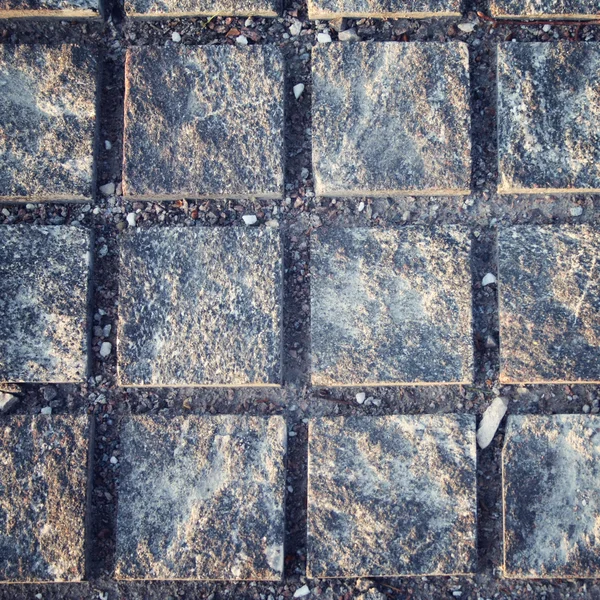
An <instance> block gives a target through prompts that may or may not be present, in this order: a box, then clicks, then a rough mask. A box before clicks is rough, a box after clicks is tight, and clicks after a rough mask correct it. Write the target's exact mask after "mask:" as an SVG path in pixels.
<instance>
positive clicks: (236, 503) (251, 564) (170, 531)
mask: <svg viewBox="0 0 600 600" xmlns="http://www.w3.org/2000/svg"><path fill="white" fill-rule="evenodd" d="M121 440H122V446H121V448H122V454H121V470H120V475H119V480H120V484H119V506H118V517H117V550H116V576H117V578H119V579H267V580H268V579H272V580H278V579H281V577H282V575H283V562H284V554H283V541H284V498H285V453H286V442H287V432H286V426H285V421H284V420H283V418H282V417H271V418H269V419H264V418H261V417H242V416H232V415H227V416H216V417H197V416H191V417H187V418H184V417H175V418H173V419H164V418H161V417H146V416H135V417H131V418H130V419H128V420H127V421H126V422H125V423H124V424H123V426H122V428H121Z"/></svg>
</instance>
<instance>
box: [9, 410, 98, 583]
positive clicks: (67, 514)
mask: <svg viewBox="0 0 600 600" xmlns="http://www.w3.org/2000/svg"><path fill="white" fill-rule="evenodd" d="M92 428H93V419H92V420H90V419H89V417H87V416H79V417H73V416H65V415H59V416H52V417H50V416H45V415H37V416H33V417H30V416H15V417H8V418H5V419H3V421H2V425H0V581H5V582H19V581H21V582H34V581H81V580H82V579H84V577H85V557H86V548H85V546H86V530H87V516H86V515H87V506H88V491H89V489H90V483H89V481H88V475H89V473H90V472H91V452H90V449H91V446H92V444H91V441H90V440H91V436H92Z"/></svg>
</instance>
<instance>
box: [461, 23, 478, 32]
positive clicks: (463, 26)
mask: <svg viewBox="0 0 600 600" xmlns="http://www.w3.org/2000/svg"><path fill="white" fill-rule="evenodd" d="M458 28H459V29H460V30H461V31H464V32H465V33H471V32H472V31H473V29H475V24H474V23H459V24H458Z"/></svg>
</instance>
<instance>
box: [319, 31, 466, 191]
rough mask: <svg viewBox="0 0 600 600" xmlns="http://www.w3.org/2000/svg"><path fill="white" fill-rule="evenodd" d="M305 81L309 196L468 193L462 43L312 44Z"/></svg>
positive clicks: (464, 63)
mask: <svg viewBox="0 0 600 600" xmlns="http://www.w3.org/2000/svg"><path fill="white" fill-rule="evenodd" d="M312 78H313V92H312V93H313V96H312V100H313V124H312V132H313V170H314V178H315V190H316V193H317V194H318V195H321V196H336V195H337V196H352V195H354V196H356V195H359V196H360V195H370V196H373V195H376V196H388V195H394V194H397V195H401V194H409V195H423V194H426V195H435V194H445V195H452V194H467V193H468V192H469V188H470V180H471V137H470V123H471V121H470V108H469V59H468V51H467V46H466V45H465V44H463V43H459V42H450V43H445V44H440V43H434V42H426V43H420V42H411V43H397V42H385V43H382V42H364V43H354V44H343V43H340V44H320V45H318V46H315V47H314V48H313V63H312Z"/></svg>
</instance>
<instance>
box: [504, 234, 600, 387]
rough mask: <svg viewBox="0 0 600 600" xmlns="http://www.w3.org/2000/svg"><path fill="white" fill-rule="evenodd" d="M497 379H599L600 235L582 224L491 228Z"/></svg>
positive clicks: (558, 380)
mask: <svg viewBox="0 0 600 600" xmlns="http://www.w3.org/2000/svg"><path fill="white" fill-rule="evenodd" d="M498 245H499V250H498V273H499V287H498V298H499V313H500V380H501V381H502V382H504V383H511V382H514V383H517V382H522V383H525V382H560V381H562V382H577V381H600V286H599V282H598V277H599V275H600V269H599V268H600V265H598V264H597V261H598V257H599V255H600V234H599V233H598V231H597V230H595V229H594V228H592V227H589V226H587V225H562V226H537V227H536V226H531V225H527V226H517V227H510V228H506V229H501V230H500V231H499V233H498Z"/></svg>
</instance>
